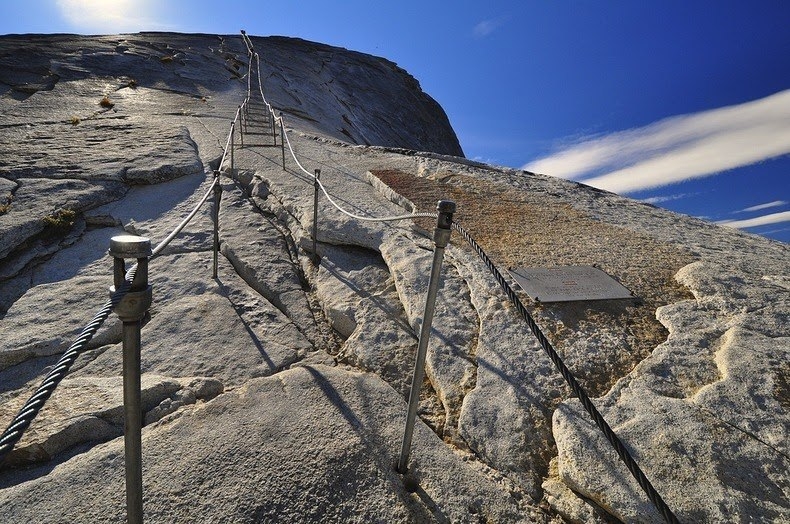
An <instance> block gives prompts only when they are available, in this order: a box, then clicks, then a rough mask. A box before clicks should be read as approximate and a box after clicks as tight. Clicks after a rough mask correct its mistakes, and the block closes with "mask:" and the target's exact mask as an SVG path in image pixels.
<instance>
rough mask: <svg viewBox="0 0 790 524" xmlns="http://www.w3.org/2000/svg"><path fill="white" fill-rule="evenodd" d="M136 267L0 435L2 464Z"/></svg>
mask: <svg viewBox="0 0 790 524" xmlns="http://www.w3.org/2000/svg"><path fill="white" fill-rule="evenodd" d="M239 114H240V110H237V111H236V115H235V117H234V119H233V122H232V124H231V125H233V124H234V123H235V122H236V121H237V120H238V118H239ZM231 139H232V131H231V133H230V134H229V135H228V141H227V143H226V144H225V148H224V150H223V154H222V157H221V160H220V165H219V167H220V169H221V168H222V165H223V164H224V162H225V158H226V156H227V153H228V151H229V149H230V148H231V147H232V144H231ZM218 184H219V179H218V178H217V177H215V178H214V180H213V181H212V183H211V184H210V186H209V188H208V190H207V191H206V193H205V195H203V197H202V198H201V199H200V201H199V202H198V203H197V204H196V205H195V206H194V208H193V209H192V210H191V211H190V213H189V214H188V215H187V216H186V217H185V218H184V219H183V220H182V221H181V223H179V224H178V226H176V227H175V229H174V230H173V231H172V232H171V233H170V234H169V235H168V236H167V237H166V238H165V239H164V240H162V241H161V242H160V243H159V244H158V245H157V246H156V247H155V248H154V249H153V250H152V251H151V256H150V257H149V259H153V258H155V257H156V256H157V255H159V254H160V253H161V252H162V251H164V249H165V248H166V247H167V246H168V245H169V244H170V243H171V242H172V241H173V239H174V238H175V237H176V236H177V235H178V234H179V233H180V232H181V231H182V230H183V229H184V228H185V227H186V226H187V224H189V222H190V221H191V220H192V219H193V218H194V217H195V215H196V214H197V213H198V211H199V210H200V208H201V207H202V206H203V204H205V202H206V200H208V198H209V196H210V195H211V194H212V192H213V191H214V189H215V186H217V185H218ZM136 271H137V264H134V265H133V266H132V267H131V268H129V271H128V272H127V273H126V276H125V279H124V282H123V284H122V285H121V286H118V288H117V289H116V290H115V292H113V294H112V296H111V297H110V299H109V300H108V301H107V302H106V303H105V304H104V305H103V306H102V307H101V309H100V310H99V311H98V312H97V313H96V315H95V316H94V317H93V319H92V320H91V321H90V322H89V323H88V324H87V325H86V326H85V328H84V329H83V330H82V331H81V332H80V334H79V335H78V336H77V339H76V340H75V341H74V343H73V344H72V345H71V346H69V348H68V349H67V350H66V351H65V352H64V353H63V355H61V357H60V359H58V361H57V363H56V364H55V366H54V367H53V368H52V370H51V371H50V372H49V373H48V374H47V376H46V377H45V378H44V380H43V381H42V382H41V385H39V387H38V388H37V389H36V391H35V392H34V393H33V395H32V396H31V397H30V398H29V399H28V401H27V402H25V404H24V405H23V406H22V408H21V409H20V410H19V412H18V413H17V415H16V416H15V417H14V419H13V420H12V421H11V423H10V424H9V425H8V427H7V428H6V430H5V431H3V433H2V434H1V435H0V464H2V463H3V461H4V460H5V458H6V457H7V456H8V454H9V453H11V451H13V449H14V446H16V444H17V443H18V442H19V441H20V440H21V439H22V436H23V434H24V432H25V430H26V429H27V428H28V427H29V426H30V424H31V423H32V422H33V420H34V419H35V418H36V416H37V415H38V413H39V412H40V411H41V409H42V408H43V407H44V404H45V403H46V401H47V400H48V399H49V398H50V397H51V396H52V393H54V391H55V389H56V388H57V386H58V385H59V384H60V382H61V381H62V380H63V378H65V376H66V374H67V373H68V371H69V370H70V369H71V366H72V365H73V364H74V362H75V361H76V359H77V357H78V356H79V355H80V353H82V352H83V351H84V350H85V348H86V347H87V345H88V343H89V342H90V341H91V340H92V339H93V337H94V336H95V334H96V333H97V332H98V330H99V328H100V327H101V326H102V324H104V322H105V321H106V320H107V318H108V317H109V315H110V313H111V312H112V310H113V309H115V307H116V306H118V304H119V303H120V302H121V300H123V297H124V296H126V294H127V293H128V291H129V289H130V287H131V285H132V281H133V280H134V276H135V272H136Z"/></svg>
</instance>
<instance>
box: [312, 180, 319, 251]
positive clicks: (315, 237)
mask: <svg viewBox="0 0 790 524" xmlns="http://www.w3.org/2000/svg"><path fill="white" fill-rule="evenodd" d="M320 179H321V170H320V169H316V170H315V180H313V188H314V191H313V261H314V262H315V263H316V265H317V264H318V260H319V258H318V190H319V189H320V187H319V186H320V184H321V182H320Z"/></svg>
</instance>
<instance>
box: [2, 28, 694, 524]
mask: <svg viewBox="0 0 790 524" xmlns="http://www.w3.org/2000/svg"><path fill="white" fill-rule="evenodd" d="M241 33H242V39H243V40H244V43H245V46H246V47H247V52H248V57H249V65H248V70H247V94H246V97H245V99H244V101H243V103H242V104H241V105H239V106H238V109H237V110H236V113H235V115H234V118H233V120H232V121H231V128H230V131H229V133H228V139H227V141H226V144H225V147H224V149H223V152H222V156H221V157H220V161H219V166H218V169H217V171H215V174H214V180H213V182H212V183H211V184H210V186H209V188H208V190H207V191H206V193H205V195H204V196H203V197H202V198H201V199H200V201H199V202H198V203H197V205H196V206H195V207H194V208H193V209H192V211H191V212H190V213H189V214H188V215H187V216H186V217H185V218H184V219H183V220H182V221H181V223H180V224H179V225H178V226H177V227H176V228H175V229H174V230H173V231H172V232H171V233H170V234H169V235H168V236H167V237H166V238H165V239H164V240H163V241H162V242H160V243H159V244H158V245H157V246H156V247H155V248H154V249H153V250H152V251H151V252H150V253H151V254H150V256H148V257H147V258H146V259H142V260H141V261H140V263H141V264H143V263H145V264H146V266H147V261H148V260H150V259H152V258H155V257H156V256H158V255H159V254H161V253H162V251H163V250H164V249H165V248H166V247H167V246H168V245H169V244H170V242H171V241H172V240H173V239H174V238H175V237H176V236H177V235H178V234H179V233H180V232H181V231H182V230H183V228H184V227H186V225H187V224H188V223H189V222H190V221H191V220H192V219H193V218H194V216H195V215H196V214H197V212H198V211H199V210H200V208H201V207H202V206H203V204H205V202H206V201H207V200H208V198H209V196H210V195H211V194H212V192H213V193H214V194H215V195H216V198H217V200H216V201H215V206H216V207H217V208H218V206H219V195H220V194H221V185H220V183H219V172H220V171H221V170H222V168H223V166H224V165H225V162H226V159H227V156H228V153H230V158H231V170H233V148H234V142H235V140H234V131H235V126H236V123H237V122H239V121H240V119H241V121H242V124H243V125H246V119H247V118H248V111H249V104H250V102H251V98H252V85H251V77H252V68H253V59H254V60H255V65H256V66H257V67H256V72H257V76H258V91H259V93H260V96H261V99H262V101H263V103H264V105H265V106H266V108H267V113H268V115H269V117H270V119H271V123H272V134H273V135H274V134H275V125H276V124H277V123H279V125H280V129H281V133H282V144H281V146H282V147H283V148H284V147H285V146H286V144H287V146H288V150H289V152H290V155H291V157H292V158H293V160H294V162H295V163H296V165H297V166H298V168H299V169H300V170H301V171H302V172H303V173H304V174H306V175H307V176H308V177H310V178H312V180H313V182H314V185H315V188H316V197H315V198H316V204H315V206H316V210H315V211H314V228H315V227H317V226H316V225H315V224H316V222H315V221H316V220H317V198H318V197H317V195H318V189H319V188H320V190H321V191H322V192H323V194H324V195H325V196H326V198H327V200H328V201H329V202H330V203H331V205H332V206H333V207H335V208H336V209H337V210H338V211H340V212H341V213H343V214H345V215H347V216H348V217H350V218H352V219H355V220H361V221H369V222H388V221H396V220H407V219H414V218H438V220H439V225H438V226H437V233H436V234H435V235H434V240H435V242H436V252H435V256H434V266H433V268H432V272H431V282H430V283H429V293H428V296H429V298H428V300H427V301H426V314H425V317H424V318H423V326H422V332H421V336H420V342H419V345H420V346H421V352H422V353H423V360H422V362H423V364H422V365H423V366H424V351H425V348H426V346H427V336H428V334H429V332H430V320H429V319H430V318H431V317H432V316H433V305H432V304H430V302H431V300H432V299H433V300H435V297H436V288H437V287H438V277H439V268H440V265H441V259H442V257H441V254H442V252H443V250H444V247H445V246H446V245H447V242H448V241H449V235H450V229H451V228H452V229H455V230H456V231H458V232H459V234H461V236H462V237H463V238H464V239H465V240H466V241H467V242H468V243H469V245H470V246H471V247H472V249H473V250H474V251H475V252H476V253H477V254H478V256H479V257H480V258H481V260H482V261H483V262H484V264H485V265H486V266H487V267H488V269H489V270H490V272H491V273H492V275H493V276H494V278H495V279H496V281H497V282H498V283H499V284H500V286H501V287H502V288H503V290H504V291H505V294H506V295H507V296H508V298H509V299H510V301H511V302H512V303H513V305H514V306H515V307H516V310H517V311H518V313H519V314H520V315H521V317H522V319H523V320H524V321H525V322H526V323H527V325H528V326H529V328H530V330H531V332H532V333H533V335H534V336H535V337H536V339H537V340H538V342H539V343H540V345H541V347H542V348H543V350H544V351H545V352H546V353H547V355H548V356H549V358H550V359H551V361H552V362H553V363H554V365H555V366H556V367H557V369H558V370H559V372H560V374H561V375H562V376H563V378H564V379H565V381H566V382H567V383H568V385H569V386H570V387H571V390H572V391H573V393H574V394H575V395H576V396H577V397H578V398H579V400H580V402H581V403H582V405H583V406H584V408H585V410H587V412H588V413H589V414H590V416H591V417H592V419H593V421H594V422H595V423H596V425H597V426H598V428H599V429H600V430H601V431H602V432H603V434H604V436H605V437H606V439H607V440H608V441H609V443H610V444H611V445H612V447H614V449H615V451H616V452H617V454H618V456H619V457H620V459H621V460H622V461H623V462H624V463H625V465H626V467H627V468H628V470H629V471H630V472H631V474H632V475H633V476H634V478H635V479H636V480H637V482H638V483H639V485H640V487H641V488H642V489H643V490H644V491H645V493H646V494H647V496H648V498H649V499H650V501H651V502H652V503H653V504H654V505H655V507H656V508H657V509H658V510H659V512H660V513H661V515H662V516H663V518H664V519H665V520H666V521H667V522H669V523H677V522H678V519H677V517H675V515H674V514H673V513H672V511H671V510H670V508H669V507H668V506H667V504H666V503H665V502H664V500H663V499H662V498H661V496H660V495H659V494H658V492H657V491H656V490H655V488H654V487H653V486H652V484H651V483H650V481H649V480H648V479H647V477H646V476H645V474H644V473H643V472H642V470H641V469H640V467H639V465H638V464H637V463H636V461H635V460H634V458H633V457H632V456H631V454H630V453H629V451H628V449H627V448H626V447H625V445H624V444H623V443H622V441H621V440H620V439H619V438H618V437H617V435H616V434H615V432H614V431H613V430H612V428H611V427H610V426H609V425H608V423H607V422H606V420H604V418H603V416H602V415H601V414H600V412H599V411H598V410H597V409H596V407H595V405H594V404H593V403H592V401H591V400H590V397H589V396H588V395H587V393H586V392H585V390H584V389H583V388H582V386H581V385H580V384H579V382H578V381H577V380H576V379H575V377H574V376H573V374H572V373H571V371H570V370H569V369H568V367H567V366H566V365H565V363H564V362H563V361H562V359H561V358H560V356H559V354H558V353H557V352H556V350H555V349H554V348H553V347H552V345H551V343H550V342H549V341H548V339H547V338H546V337H545V335H544V334H543V332H542V331H541V329H540V328H539V327H538V326H537V324H536V323H535V321H534V319H533V318H532V316H531V315H530V313H529V312H528V311H527V309H526V307H525V306H524V305H523V303H522V302H521V301H520V299H519V298H518V296H517V295H516V293H515V291H514V290H513V288H512V287H511V286H510V285H509V283H508V282H507V281H506V279H505V278H504V276H503V275H502V273H501V272H500V271H499V270H498V269H497V268H496V266H495V265H494V263H493V262H492V261H491V259H490V258H489V257H488V255H487V254H486V253H485V252H484V251H483V249H482V247H481V246H480V245H479V244H478V243H477V242H476V241H475V240H474V238H472V236H471V234H470V233H469V232H468V231H467V230H466V229H464V228H463V227H462V226H461V225H460V224H458V223H457V222H454V221H453V220H452V213H453V212H454V210H455V204H453V203H452V202H447V201H443V202H440V205H439V208H438V211H439V213H428V212H417V211H416V210H415V211H414V212H413V213H410V214H403V215H393V216H383V217H374V216H362V215H358V214H355V213H352V212H350V211H348V210H346V209H344V208H343V207H342V206H340V205H339V204H338V203H337V202H336V201H335V200H334V199H333V198H332V197H331V195H330V194H329V192H328V190H327V189H326V187H325V186H324V184H323V183H322V182H321V180H320V176H319V175H320V171H319V170H316V173H315V174H313V173H310V172H309V171H308V170H307V169H305V168H304V166H303V165H302V164H301V162H300V161H299V159H298V157H297V155H296V153H295V151H294V148H293V146H292V144H291V140H290V138H289V136H288V133H287V132H286V128H285V121H284V119H283V117H282V115H279V116H277V115H275V112H274V109H273V107H272V106H271V104H270V103H269V102H268V101H267V100H266V97H265V95H264V92H263V84H262V80H261V72H260V56H259V55H258V53H257V52H255V51H254V47H253V45H252V41H251V40H250V38H249V37H248V36H247V34H246V33H245V32H244V31H242V32H241ZM243 134H244V130H243V128H242V131H241V141H242V145H243V143H244V141H243ZM275 141H276V139H275ZM283 155H284V154H283ZM283 158H284V156H283ZM283 163H284V160H283ZM283 167H284V165H283ZM217 212H218V209H215V218H214V227H215V233H214V234H215V241H214V251H215V261H214V276H216V252H217V249H218V229H217V228H218V215H217V214H216V213H217ZM314 251H315V231H314ZM146 266H143V267H144V268H146ZM137 270H138V264H134V265H133V266H132V267H131V268H130V269H129V270H128V271H127V272H126V273H125V275H124V276H123V280H122V282H119V281H118V280H116V290H115V291H114V292H113V294H112V295H111V297H110V299H109V300H108V301H107V302H106V303H105V304H104V306H103V307H102V308H101V309H100V310H99V312H98V313H97V314H96V315H95V316H94V318H93V320H91V322H90V323H89V324H88V325H87V326H86V327H85V328H84V329H83V330H82V332H81V333H80V335H79V336H78V337H77V339H76V341H75V342H74V343H73V344H72V345H71V346H70V347H69V348H68V349H67V350H66V352H65V353H64V354H63V355H62V356H61V357H60V359H59V360H58V362H57V363H56V364H55V366H54V367H53V369H52V370H51V371H50V372H49V373H48V374H47V376H46V377H45V379H44V380H43V381H42V383H41V385H40V386H39V387H38V388H37V389H36V391H35V392H34V394H33V395H32V396H31V397H30V399H29V400H28V401H27V402H26V403H25V404H24V406H23V407H22V409H21V410H20V411H19V413H18V414H17V416H16V417H15V418H14V420H13V421H12V422H11V424H10V425H9V426H8V428H7V429H6V430H5V431H4V432H3V434H2V436H0V463H2V462H3V461H4V460H5V458H6V457H7V455H8V454H9V453H10V452H11V451H12V450H13V448H14V446H15V445H16V443H18V442H19V440H20V439H21V438H22V436H23V433H24V431H25V430H26V429H27V428H28V427H29V426H30V424H31V423H32V421H33V420H34V419H35V417H36V415H37V414H38V413H39V412H40V410H41V409H42V408H43V407H44V404H45V403H46V401H47V399H49V398H50V396H51V395H52V394H53V392H54V390H55V389H56V387H57V386H58V384H59V383H60V382H61V381H62V380H63V378H64V377H65V376H66V374H67V373H68V371H69V369H70V368H71V366H72V365H73V363H74V362H75V360H76V358H77V357H78V356H79V354H80V353H81V352H82V351H84V350H85V348H86V346H87V344H88V343H89V342H90V340H91V339H92V338H93V336H94V335H95V334H96V332H97V331H98V329H99V328H100V327H101V325H102V324H103V322H104V321H105V320H106V319H107V318H108V316H109V314H110V312H112V311H113V309H115V308H116V307H117V306H118V305H119V304H120V303H121V301H122V300H123V298H124V297H125V296H126V295H127V294H128V293H129V292H130V289H131V288H132V287H133V286H134V282H135V277H136V273H137ZM144 274H145V275H146V276H145V278H146V281H147V268H146V269H145V273H144ZM117 275H118V274H116V278H119V277H117ZM149 293H150V292H149ZM431 296H432V297H433V298H432V299H431ZM149 298H150V294H149ZM138 335H139V327H138ZM423 339H424V340H423ZM138 352H139V347H138ZM419 363H420V358H419V355H418V359H417V366H416V367H415V376H414V377H415V378H414V384H413V386H412V387H413V389H412V396H414V397H415V399H416V398H418V391H419V387H420V385H421V383H422V379H421V378H420V377H421V375H418V373H417V367H419ZM138 373H139V370H138ZM138 387H139V385H138ZM412 400H413V399H411V398H410V412H409V417H410V418H412V419H413V418H414V414H412V413H411V412H412V411H414V413H416V403H415V406H414V407H413V406H411V404H412ZM412 424H413V420H412ZM138 430H139V427H138ZM407 434H408V435H407V436H408V438H407V436H404V443H403V448H402V454H401V461H400V462H399V465H398V470H399V471H401V472H402V473H405V471H406V466H407V461H408V448H409V446H410V442H411V435H410V431H409V424H408V422H407ZM127 467H128V466H127ZM128 475H129V472H128V470H127V504H129V503H128V501H129V499H128V497H129V492H128V483H129V478H130V477H128ZM138 481H139V479H138ZM139 482H141V481H139ZM139 491H140V493H138V495H139V497H140V499H139V500H138V501H137V504H138V505H139V509H138V510H137V514H136V515H135V517H134V519H132V516H131V513H130V517H129V519H130V521H132V520H134V521H137V520H138V519H139V520H140V521H141V520H142V495H141V491H142V487H141V485H140V489H139ZM130 511H131V510H130Z"/></svg>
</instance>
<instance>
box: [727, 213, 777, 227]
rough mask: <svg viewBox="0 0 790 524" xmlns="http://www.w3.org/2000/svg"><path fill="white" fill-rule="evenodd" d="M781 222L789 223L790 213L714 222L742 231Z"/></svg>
mask: <svg viewBox="0 0 790 524" xmlns="http://www.w3.org/2000/svg"><path fill="white" fill-rule="evenodd" d="M782 222H790V211H782V212H781V213H771V214H770V215H763V216H761V217H755V218H747V219H746V220H722V221H719V222H716V223H717V224H721V225H722V226H727V227H737V228H738V229H743V228H746V227H757V226H765V225H768V224H779V223H782Z"/></svg>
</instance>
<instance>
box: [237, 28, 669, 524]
mask: <svg viewBox="0 0 790 524" xmlns="http://www.w3.org/2000/svg"><path fill="white" fill-rule="evenodd" d="M242 34H243V37H244V41H245V44H246V45H247V49H248V52H249V53H250V57H252V56H253V54H254V57H255V60H256V65H257V74H258V89H259V91H260V95H261V99H262V100H263V102H264V104H265V105H266V107H267V110H268V112H269V114H270V115H271V118H273V119H276V121H278V122H279V124H280V126H281V130H282V135H283V147H284V146H285V145H286V144H287V146H288V150H289V151H290V154H291V157H292V158H293V160H294V162H295V163H296V165H297V166H298V168H299V169H300V170H301V171H302V172H303V173H304V174H306V175H307V176H309V177H311V178H312V179H313V180H314V183H315V185H316V186H317V187H320V189H321V190H322V192H323V193H324V195H325V196H326V197H327V200H328V201H329V202H330V203H331V204H332V205H333V206H334V207H335V208H337V209H338V210H339V211H340V212H342V213H343V214H345V215H347V216H349V217H351V218H353V219H356V220H365V221H379V222H384V221H390V220H405V219H412V218H428V217H433V218H437V217H439V219H440V221H441V220H442V218H441V213H439V214H438V215H437V214H436V213H418V212H416V211H415V212H414V213H412V214H409V215H398V216H393V217H363V216H360V215H357V214H354V213H351V212H349V211H347V210H345V209H343V208H342V207H341V206H340V205H338V204H337V203H336V202H335V201H334V199H332V197H331V196H330V195H329V192H328V191H327V189H326V187H325V186H324V184H323V183H322V182H321V180H320V178H319V176H317V175H318V173H317V174H315V175H314V174H313V173H310V172H309V171H308V170H307V169H305V168H304V166H303V165H302V164H301V162H299V159H298V158H297V156H296V153H295V152H294V149H293V146H292V144H291V141H290V139H289V137H288V133H287V132H286V131H285V121H284V119H283V117H282V115H280V116H275V114H274V109H273V108H272V106H271V104H269V102H268V101H267V100H266V97H265V95H264V93H263V85H262V82H261V74H260V56H259V55H258V53H255V52H254V48H253V46H252V42H251V40H250V39H249V37H248V36H247V35H246V33H242ZM250 65H252V63H250ZM283 167H284V166H283ZM319 173H320V172H319ZM316 207H317V204H316ZM314 213H315V214H317V211H315V212H314ZM314 216H315V215H314ZM451 216H452V214H450V217H451ZM450 220H451V219H450ZM451 225H452V228H453V229H455V230H456V231H458V232H459V233H460V234H461V236H463V238H464V239H465V240H466V241H467V242H468V243H469V244H470V246H471V247H472V248H473V249H474V251H475V252H476V253H477V254H478V256H479V257H480V258H481V259H482V261H483V262H484V263H485V265H486V266H487V267H488V269H489V270H490V271H491V273H492V274H493V276H494V278H495V279H496V280H497V282H498V283H499V285H500V286H501V287H502V288H503V290H504V291H505V294H506V295H507V296H508V298H509V299H510V301H511V302H512V303H513V305H514V306H515V307H516V310H517V311H518V313H519V314H520V315H521V317H522V319H523V320H524V321H525V322H526V323H527V325H528V326H529V329H530V331H531V332H532V334H533V335H534V336H535V337H536V339H537V340H538V342H539V343H540V345H541V347H542V348H543V350H544V351H545V352H546V353H547V355H548V356H549V358H550V359H551V361H552V362H553V363H554V365H555V367H556V368H557V369H558V370H559V372H560V374H561V375H562V377H563V378H564V379H565V381H566V382H567V383H568V385H569V386H570V388H571V390H572V391H573V393H574V394H575V395H576V396H577V397H578V398H579V400H580V402H581V403H582V406H584V408H585V410H586V411H587V412H588V413H589V414H590V416H591V417H592V419H593V421H594V422H595V424H596V425H597V426H598V428H599V429H600V430H601V432H602V433H603V434H604V436H605V437H606V439H607V441H608V442H609V443H610V444H611V445H612V447H613V448H614V449H615V451H616V452H617V454H618V456H619V457H620V459H621V460H622V461H623V462H624V463H625V465H626V467H627V468H628V470H629V471H630V472H631V474H632V475H633V476H634V478H635V479H636V481H637V483H638V484H639V486H640V487H641V488H642V489H643V490H644V491H645V493H646V494H647V496H648V498H649V499H650V501H651V502H652V503H653V505H654V506H655V507H656V508H657V509H658V510H659V512H660V513H661V515H662V517H663V518H664V520H666V521H667V522H669V523H677V522H679V521H678V519H677V517H676V516H675V515H674V513H672V510H671V509H670V508H669V506H667V504H666V503H665V502H664V500H663V499H662V498H661V495H660V494H659V493H658V492H657V491H656V489H655V488H654V487H653V485H652V484H651V483H650V481H649V480H648V479H647V477H646V476H645V474H644V472H642V470H641V468H640V467H639V465H638V464H637V463H636V461H635V460H634V458H633V457H632V456H631V454H630V452H629V451H628V449H627V448H626V447H625V445H624V444H623V443H622V441H621V440H620V439H619V437H618V436H617V435H616V434H615V432H614V431H613V430H612V428H611V427H610V426H609V424H608V423H607V422H606V420H605V419H604V418H603V416H602V415H601V414H600V412H599V411H598V410H597V409H596V407H595V405H594V404H593V403H592V401H591V400H590V397H589V395H587V393H586V392H585V390H584V388H582V386H581V384H579V382H578V381H577V380H576V378H575V377H574V376H573V374H572V373H571V371H570V369H568V367H567V366H566V365H565V363H564V362H563V361H562V358H561V357H560V356H559V354H558V353H557V352H556V350H555V349H554V348H553V347H552V345H551V343H550V342H549V340H548V339H547V338H546V336H545V335H544V334H543V332H542V331H541V329H540V327H538V325H537V324H536V323H535V320H534V319H533V318H532V316H531V315H530V314H529V312H528V311H527V309H526V307H525V306H524V304H523V303H522V302H521V300H520V299H519V298H518V296H517V295H516V293H515V291H514V290H513V288H512V287H511V286H510V285H509V284H508V282H507V281H506V280H505V278H504V277H503V276H502V274H501V273H500V272H499V270H498V269H497V268H496V266H495V265H494V264H493V262H492V261H491V259H490V258H489V257H488V255H486V253H485V252H484V251H483V249H482V248H481V247H480V245H479V244H478V243H477V242H476V241H475V240H474V238H472V236H471V235H470V234H469V232H468V231H467V230H465V229H464V228H463V227H461V226H460V224H458V223H457V222H452V224H451ZM314 227H315V226H314ZM437 231H439V229H437ZM314 239H315V237H314ZM437 249H438V244H437ZM314 250H315V248H314ZM426 309H428V306H427V305H426ZM415 376H416V374H415ZM407 427H408V424H407ZM408 432H409V431H408V429H407V433H408ZM404 440H405V441H406V440H407V439H404ZM404 447H407V446H406V444H405V443H404ZM402 453H406V451H405V450H404V451H403V452H402ZM405 456H407V454H406V455H405ZM399 470H401V471H402V472H405V460H404V459H403V456H402V459H401V464H399Z"/></svg>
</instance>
